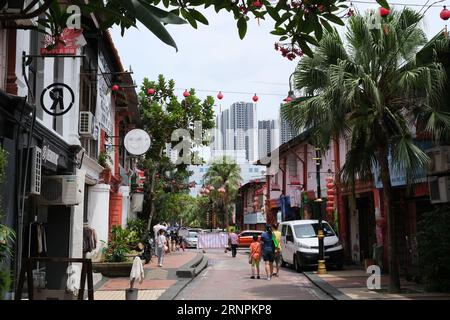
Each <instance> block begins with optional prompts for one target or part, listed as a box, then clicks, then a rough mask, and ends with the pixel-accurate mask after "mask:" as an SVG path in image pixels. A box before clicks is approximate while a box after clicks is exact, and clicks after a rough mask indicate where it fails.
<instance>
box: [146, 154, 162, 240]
mask: <svg viewBox="0 0 450 320" xmlns="http://www.w3.org/2000/svg"><path fill="white" fill-rule="evenodd" d="M162 152H163V148H161V149H160V150H159V158H161V156H162ZM158 167H159V165H158V164H156V165H154V166H153V170H152V178H151V180H150V194H149V203H150V212H149V215H148V222H147V231H148V232H151V231H152V220H153V216H154V214H155V201H154V199H153V197H154V193H155V176H156V172H157V171H158Z"/></svg>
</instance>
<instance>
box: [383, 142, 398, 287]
mask: <svg viewBox="0 0 450 320" xmlns="http://www.w3.org/2000/svg"><path fill="white" fill-rule="evenodd" d="M378 151H379V162H380V168H381V182H382V183H383V198H384V199H383V200H384V201H383V202H384V203H383V204H384V212H385V216H386V218H387V227H388V253H389V256H388V257H389V292H390V293H399V292H400V275H399V265H398V260H397V243H396V224H395V223H396V219H395V216H394V212H393V210H392V199H391V195H392V186H391V176H390V172H389V162H388V149H387V147H381V148H379V150H378Z"/></svg>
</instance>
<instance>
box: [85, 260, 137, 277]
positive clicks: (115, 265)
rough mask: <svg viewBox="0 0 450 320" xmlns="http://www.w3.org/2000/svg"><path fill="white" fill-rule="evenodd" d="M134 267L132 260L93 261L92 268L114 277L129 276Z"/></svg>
mask: <svg viewBox="0 0 450 320" xmlns="http://www.w3.org/2000/svg"><path fill="white" fill-rule="evenodd" d="M132 267H133V262H132V261H126V262H94V263H92V269H93V270H94V271H96V272H100V273H101V274H102V275H103V276H105V277H109V278H114V277H129V276H130V273H131V268H132Z"/></svg>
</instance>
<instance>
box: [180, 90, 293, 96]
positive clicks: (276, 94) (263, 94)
mask: <svg viewBox="0 0 450 320" xmlns="http://www.w3.org/2000/svg"><path fill="white" fill-rule="evenodd" d="M175 90H185V89H181V88H175ZM195 91H196V92H211V93H217V92H222V93H223V94H227V93H230V94H242V95H251V96H253V95H254V94H255V92H243V91H223V90H206V89H195ZM258 95H259V96H276V97H285V96H286V94H285V93H284V94H280V93H258Z"/></svg>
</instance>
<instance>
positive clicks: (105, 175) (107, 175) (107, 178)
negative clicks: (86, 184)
mask: <svg viewBox="0 0 450 320" xmlns="http://www.w3.org/2000/svg"><path fill="white" fill-rule="evenodd" d="M111 177H112V172H111V168H105V169H103V171H102V172H101V173H100V179H101V180H102V181H103V182H104V183H106V184H109V183H110V182H111Z"/></svg>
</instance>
